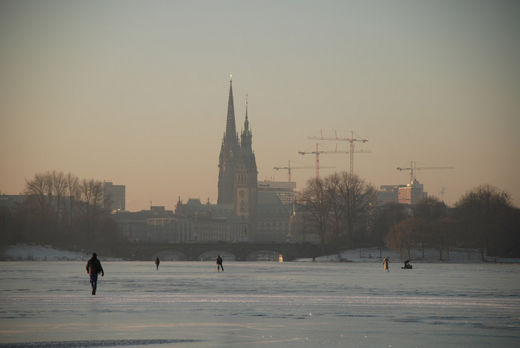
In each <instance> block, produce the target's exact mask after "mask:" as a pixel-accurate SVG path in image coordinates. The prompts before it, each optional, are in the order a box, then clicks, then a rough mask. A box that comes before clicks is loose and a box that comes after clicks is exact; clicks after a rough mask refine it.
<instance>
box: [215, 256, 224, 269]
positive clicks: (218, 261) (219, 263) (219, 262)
mask: <svg viewBox="0 0 520 348" xmlns="http://www.w3.org/2000/svg"><path fill="white" fill-rule="evenodd" d="M220 269H222V272H224V267H223V266H222V257H220V255H218V256H217V272H218V271H219V270H220Z"/></svg>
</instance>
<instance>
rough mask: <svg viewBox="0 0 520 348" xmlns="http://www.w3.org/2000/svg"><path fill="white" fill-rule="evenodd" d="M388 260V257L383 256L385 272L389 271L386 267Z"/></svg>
mask: <svg viewBox="0 0 520 348" xmlns="http://www.w3.org/2000/svg"><path fill="white" fill-rule="evenodd" d="M389 262H390V261H389V260H388V257H385V258H384V260H383V268H384V269H385V272H389V271H390V269H389V268H388V263H389Z"/></svg>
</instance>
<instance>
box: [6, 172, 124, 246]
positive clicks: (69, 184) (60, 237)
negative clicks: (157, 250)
mask: <svg viewBox="0 0 520 348" xmlns="http://www.w3.org/2000/svg"><path fill="white" fill-rule="evenodd" d="M24 195H25V199H24V200H23V202H22V204H21V206H20V207H18V209H16V210H15V211H14V212H11V211H9V210H5V209H4V210H3V211H1V212H0V216H1V218H0V221H1V223H0V228H1V229H2V233H1V240H0V243H1V244H3V245H8V244H15V243H43V244H51V245H54V246H57V247H66V248H73V249H78V250H82V249H86V250H92V248H97V249H96V250H100V249H101V248H107V247H110V246H111V245H114V244H115V243H119V242H120V241H121V240H120V237H119V236H118V233H117V224H116V222H115V220H114V219H113V218H112V217H111V216H110V212H109V211H107V210H106V209H104V208H103V207H104V205H105V204H104V203H105V201H107V200H109V197H104V196H103V183H102V182H101V181H98V180H94V179H82V180H80V179H79V178H78V177H77V176H75V175H73V174H71V173H68V174H64V173H62V172H56V171H52V172H46V173H38V174H35V175H34V177H33V178H31V179H29V180H26V184H25V190H24Z"/></svg>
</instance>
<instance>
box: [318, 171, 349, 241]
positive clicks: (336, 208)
mask: <svg viewBox="0 0 520 348" xmlns="http://www.w3.org/2000/svg"><path fill="white" fill-rule="evenodd" d="M323 181H324V189H325V199H326V200H327V201H328V202H329V203H328V205H329V207H330V208H329V212H330V217H329V224H330V225H331V227H332V232H333V233H334V238H335V239H336V240H340V239H341V238H342V236H343V220H344V215H345V211H344V209H343V208H344V204H342V201H341V196H340V191H341V177H340V176H339V175H338V174H336V173H334V174H332V175H330V176H328V177H326V178H325V179H324V180H323Z"/></svg>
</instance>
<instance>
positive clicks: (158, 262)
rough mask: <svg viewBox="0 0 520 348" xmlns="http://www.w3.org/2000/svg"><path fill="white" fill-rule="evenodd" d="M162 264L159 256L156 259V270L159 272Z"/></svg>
mask: <svg viewBox="0 0 520 348" xmlns="http://www.w3.org/2000/svg"><path fill="white" fill-rule="evenodd" d="M160 263H161V260H159V256H157V257H156V258H155V269H156V270H157V271H158V270H159V264H160Z"/></svg>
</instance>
